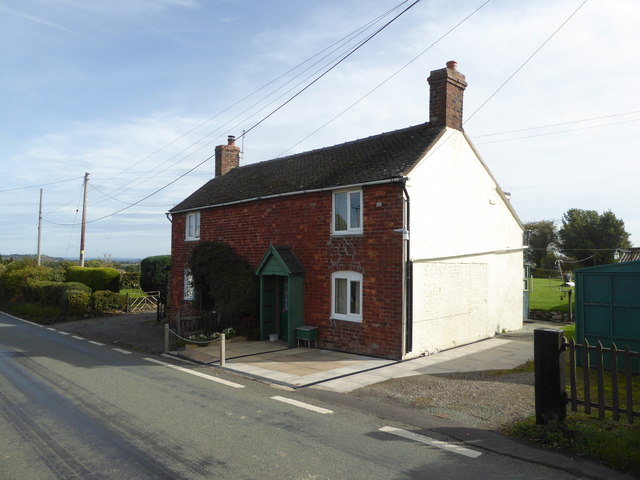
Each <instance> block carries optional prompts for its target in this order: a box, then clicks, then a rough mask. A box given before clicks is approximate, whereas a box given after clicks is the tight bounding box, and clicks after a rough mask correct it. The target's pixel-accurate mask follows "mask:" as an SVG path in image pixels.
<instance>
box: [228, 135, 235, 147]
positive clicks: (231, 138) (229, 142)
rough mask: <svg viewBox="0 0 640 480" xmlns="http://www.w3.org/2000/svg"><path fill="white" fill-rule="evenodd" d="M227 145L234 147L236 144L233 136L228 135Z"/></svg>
mask: <svg viewBox="0 0 640 480" xmlns="http://www.w3.org/2000/svg"><path fill="white" fill-rule="evenodd" d="M227 144H228V145H235V144H236V137H235V135H229V136H228V137H227Z"/></svg>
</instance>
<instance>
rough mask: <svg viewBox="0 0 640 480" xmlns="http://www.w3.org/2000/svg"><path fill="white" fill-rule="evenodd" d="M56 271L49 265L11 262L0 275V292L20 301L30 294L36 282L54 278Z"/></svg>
mask: <svg viewBox="0 0 640 480" xmlns="http://www.w3.org/2000/svg"><path fill="white" fill-rule="evenodd" d="M54 277H55V272H54V271H53V270H52V269H51V268H48V267H42V266H40V267H38V266H35V265H33V266H31V265H20V264H17V263H16V265H15V266H14V265H13V264H10V265H9V266H7V268H6V269H5V271H4V272H3V273H2V276H0V294H1V295H2V297H4V298H5V299H7V300H10V301H16V302H19V301H21V300H24V299H26V297H28V295H29V291H28V289H29V286H30V285H32V284H33V283H34V282H39V281H44V280H53V279H54Z"/></svg>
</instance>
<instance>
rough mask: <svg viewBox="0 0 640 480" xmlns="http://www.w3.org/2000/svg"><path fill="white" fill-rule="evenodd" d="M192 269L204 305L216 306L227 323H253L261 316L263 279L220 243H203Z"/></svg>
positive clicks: (197, 249) (190, 265)
mask: <svg viewBox="0 0 640 480" xmlns="http://www.w3.org/2000/svg"><path fill="white" fill-rule="evenodd" d="M189 268H190V270H191V273H192V275H193V283H194V287H195V290H196V295H197V297H198V299H199V301H200V304H201V306H202V308H204V309H206V310H212V309H215V311H216V313H217V315H218V318H220V319H221V320H222V323H224V324H226V325H232V324H233V325H235V326H240V324H250V323H251V321H250V319H256V318H257V317H258V305H259V298H260V292H259V280H258V278H257V277H256V275H255V273H254V271H253V268H252V267H251V266H250V265H249V264H248V263H247V262H245V261H244V260H242V259H241V258H240V257H239V256H238V255H237V254H236V253H235V252H234V251H233V249H232V248H231V247H230V246H228V245H226V244H224V243H220V242H202V243H200V244H198V245H197V246H196V247H195V248H194V250H193V253H192V255H191V260H190V262H189Z"/></svg>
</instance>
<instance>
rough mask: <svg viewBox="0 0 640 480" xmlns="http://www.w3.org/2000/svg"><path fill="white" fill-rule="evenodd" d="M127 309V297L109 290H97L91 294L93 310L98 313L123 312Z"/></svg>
mask: <svg viewBox="0 0 640 480" xmlns="http://www.w3.org/2000/svg"><path fill="white" fill-rule="evenodd" d="M126 307H127V297H126V296H125V295H120V294H119V293H115V292H110V291H109V290H98V291H97V292H94V293H93V309H94V310H97V311H99V312H107V311H113V310H124V309H125V308H126Z"/></svg>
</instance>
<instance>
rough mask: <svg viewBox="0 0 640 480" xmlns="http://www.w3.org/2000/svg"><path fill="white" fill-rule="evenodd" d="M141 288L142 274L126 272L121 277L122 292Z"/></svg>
mask: <svg viewBox="0 0 640 480" xmlns="http://www.w3.org/2000/svg"><path fill="white" fill-rule="evenodd" d="M138 288H140V272H124V273H123V274H122V275H121V276H120V290H123V289H128V290H135V289H138Z"/></svg>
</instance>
